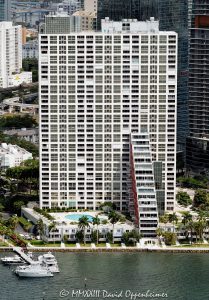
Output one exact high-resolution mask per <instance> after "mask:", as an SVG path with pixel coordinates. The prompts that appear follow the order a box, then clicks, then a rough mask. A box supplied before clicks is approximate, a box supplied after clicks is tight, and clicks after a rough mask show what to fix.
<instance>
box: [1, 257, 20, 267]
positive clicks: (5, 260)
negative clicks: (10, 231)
mask: <svg viewBox="0 0 209 300" xmlns="http://www.w3.org/2000/svg"><path fill="white" fill-rule="evenodd" d="M1 261H2V263H3V264H5V265H15V264H24V263H25V261H24V260H23V259H22V258H21V257H20V256H18V255H14V256H5V257H2V258H1Z"/></svg>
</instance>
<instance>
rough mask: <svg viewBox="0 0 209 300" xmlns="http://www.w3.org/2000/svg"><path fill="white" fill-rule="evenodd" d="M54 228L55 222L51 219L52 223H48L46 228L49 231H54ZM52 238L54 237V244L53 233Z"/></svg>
mask: <svg viewBox="0 0 209 300" xmlns="http://www.w3.org/2000/svg"><path fill="white" fill-rule="evenodd" d="M55 229H56V222H55V221H53V222H52V223H50V224H49V226H48V230H49V232H51V231H54V230H55ZM53 238H54V244H55V237H54V235H53Z"/></svg>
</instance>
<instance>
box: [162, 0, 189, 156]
mask: <svg viewBox="0 0 209 300" xmlns="http://www.w3.org/2000/svg"><path fill="white" fill-rule="evenodd" d="M158 2H159V7H158V13H159V21H160V30H173V31H176V32H177V33H178V90H177V150H179V151H181V150H183V151H185V148H186V137H187V135H188V0H175V1H174V0H158Z"/></svg>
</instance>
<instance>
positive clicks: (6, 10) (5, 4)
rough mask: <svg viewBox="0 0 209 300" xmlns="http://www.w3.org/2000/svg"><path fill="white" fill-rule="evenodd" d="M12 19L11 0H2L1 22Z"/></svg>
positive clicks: (0, 0)
mask: <svg viewBox="0 0 209 300" xmlns="http://www.w3.org/2000/svg"><path fill="white" fill-rule="evenodd" d="M10 20H11V0H0V22H2V21H10Z"/></svg>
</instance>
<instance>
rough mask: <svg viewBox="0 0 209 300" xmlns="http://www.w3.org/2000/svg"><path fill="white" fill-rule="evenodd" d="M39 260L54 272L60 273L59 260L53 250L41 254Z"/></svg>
mask: <svg viewBox="0 0 209 300" xmlns="http://www.w3.org/2000/svg"><path fill="white" fill-rule="evenodd" d="M38 261H39V262H40V263H41V265H42V266H45V267H47V268H48V269H49V270H50V271H51V272H52V273H59V267H58V264H57V260H56V258H55V256H54V255H53V254H52V253H51V252H48V253H46V254H43V255H40V256H39V257H38Z"/></svg>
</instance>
